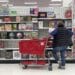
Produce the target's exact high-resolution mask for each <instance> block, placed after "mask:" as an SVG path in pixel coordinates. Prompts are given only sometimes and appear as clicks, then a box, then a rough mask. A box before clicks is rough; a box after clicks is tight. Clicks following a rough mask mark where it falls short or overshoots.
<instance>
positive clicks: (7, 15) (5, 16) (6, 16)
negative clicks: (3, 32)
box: [0, 14, 37, 17]
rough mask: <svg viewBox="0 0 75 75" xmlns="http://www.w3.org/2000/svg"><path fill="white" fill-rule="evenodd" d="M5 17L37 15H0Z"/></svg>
mask: <svg viewBox="0 0 75 75" xmlns="http://www.w3.org/2000/svg"><path fill="white" fill-rule="evenodd" d="M4 16H5V17H7V16H10V17H11V16H14V17H16V16H37V15H34V14H29V15H0V17H4Z"/></svg>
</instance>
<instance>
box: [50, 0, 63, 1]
mask: <svg viewBox="0 0 75 75" xmlns="http://www.w3.org/2000/svg"><path fill="white" fill-rule="evenodd" d="M51 1H62V0H51Z"/></svg>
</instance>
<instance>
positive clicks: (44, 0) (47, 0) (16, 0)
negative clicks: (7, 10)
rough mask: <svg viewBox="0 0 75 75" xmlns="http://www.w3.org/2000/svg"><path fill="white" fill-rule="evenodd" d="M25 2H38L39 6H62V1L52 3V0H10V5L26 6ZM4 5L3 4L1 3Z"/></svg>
mask: <svg viewBox="0 0 75 75" xmlns="http://www.w3.org/2000/svg"><path fill="white" fill-rule="evenodd" d="M25 2H37V5H38V6H44V7H45V6H49V4H54V3H56V4H61V5H62V0H61V1H51V0H9V4H13V5H14V6H25V4H24V3H25ZM1 4H2V3H1Z"/></svg>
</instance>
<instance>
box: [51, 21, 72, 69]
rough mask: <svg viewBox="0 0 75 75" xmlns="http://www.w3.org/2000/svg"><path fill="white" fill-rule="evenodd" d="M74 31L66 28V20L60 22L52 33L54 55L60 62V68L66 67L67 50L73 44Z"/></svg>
mask: <svg viewBox="0 0 75 75" xmlns="http://www.w3.org/2000/svg"><path fill="white" fill-rule="evenodd" d="M72 35H73V33H72V32H71V31H70V30H68V29H66V28H65V26H64V22H59V23H58V26H57V28H55V29H54V30H53V31H52V32H51V33H50V36H52V37H53V38H54V39H53V45H52V46H53V56H54V58H55V60H56V62H58V63H59V67H58V68H59V69H65V63H66V62H65V51H66V50H67V47H68V46H69V45H72V40H71V37H72Z"/></svg>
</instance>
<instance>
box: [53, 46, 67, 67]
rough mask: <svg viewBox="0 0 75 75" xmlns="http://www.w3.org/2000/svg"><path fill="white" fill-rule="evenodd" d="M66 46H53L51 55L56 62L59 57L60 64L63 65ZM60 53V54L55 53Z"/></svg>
mask: <svg viewBox="0 0 75 75" xmlns="http://www.w3.org/2000/svg"><path fill="white" fill-rule="evenodd" d="M66 49H67V47H66V46H60V47H55V48H53V56H54V58H55V60H56V62H58V61H59V60H60V59H61V60H60V61H61V65H62V66H65V51H66ZM58 52H59V53H60V56H59V55H58V54H57V53H58Z"/></svg>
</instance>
